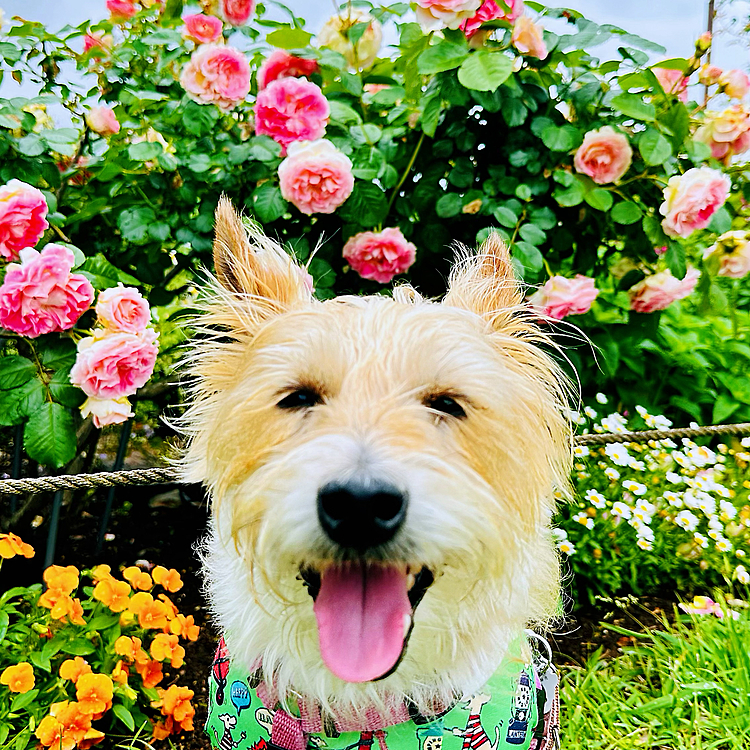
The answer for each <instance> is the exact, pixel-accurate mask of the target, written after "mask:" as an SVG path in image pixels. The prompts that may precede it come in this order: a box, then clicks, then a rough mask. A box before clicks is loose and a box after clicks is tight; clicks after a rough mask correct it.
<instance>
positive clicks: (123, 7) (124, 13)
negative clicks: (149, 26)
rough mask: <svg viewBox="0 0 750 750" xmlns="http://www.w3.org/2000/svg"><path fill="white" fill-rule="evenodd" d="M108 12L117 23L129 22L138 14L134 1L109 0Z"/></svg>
mask: <svg viewBox="0 0 750 750" xmlns="http://www.w3.org/2000/svg"><path fill="white" fill-rule="evenodd" d="M107 10H108V11H109V13H110V16H111V18H112V20H113V21H115V22H117V21H127V20H128V19H129V18H132V17H133V16H134V15H135V14H136V13H137V12H138V8H137V7H136V5H135V2H134V1H133V0H107Z"/></svg>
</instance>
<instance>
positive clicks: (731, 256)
mask: <svg viewBox="0 0 750 750" xmlns="http://www.w3.org/2000/svg"><path fill="white" fill-rule="evenodd" d="M711 256H715V257H718V259H719V271H718V273H719V276H728V277H729V278H730V279H741V278H742V277H743V276H746V275H747V274H748V273H750V240H748V236H747V232H743V231H741V230H734V231H731V232H725V233H724V234H722V235H721V236H720V237H718V238H717V239H716V243H715V244H713V245H711V247H708V248H706V250H705V251H704V252H703V258H704V259H707V258H710V257H711Z"/></svg>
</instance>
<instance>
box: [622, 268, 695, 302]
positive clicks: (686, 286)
mask: <svg viewBox="0 0 750 750" xmlns="http://www.w3.org/2000/svg"><path fill="white" fill-rule="evenodd" d="M699 278H700V273H699V272H698V271H697V270H696V269H695V268H688V272H687V274H686V275H685V278H684V279H676V278H675V277H674V276H672V272H671V271H661V272H660V273H655V274H652V275H651V276H646V278H645V279H643V280H642V281H639V282H638V283H637V284H635V285H634V286H632V287H630V289H629V291H628V293H629V294H630V309H631V310H632V311H633V312H637V313H652V312H655V311H656V310H664V309H665V308H667V307H669V306H670V305H671V304H672V303H673V302H674V301H675V300H678V299H684V298H685V297H687V296H688V295H689V294H691V293H692V291H693V289H695V286H696V284H697V283H698V279H699Z"/></svg>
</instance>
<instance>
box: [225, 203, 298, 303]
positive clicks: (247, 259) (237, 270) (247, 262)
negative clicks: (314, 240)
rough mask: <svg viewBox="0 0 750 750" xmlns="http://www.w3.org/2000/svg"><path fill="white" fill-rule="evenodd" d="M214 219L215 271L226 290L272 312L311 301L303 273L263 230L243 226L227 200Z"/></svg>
mask: <svg viewBox="0 0 750 750" xmlns="http://www.w3.org/2000/svg"><path fill="white" fill-rule="evenodd" d="M215 218H216V234H215V238H214V268H215V270H216V277H217V279H218V280H219V283H220V284H221V286H222V287H224V289H226V290H227V291H228V292H232V293H233V294H236V295H238V296H241V297H243V298H245V299H248V300H249V301H251V302H255V303H258V304H260V305H262V306H263V307H264V308H265V309H267V310H268V311H269V312H271V311H276V312H283V311H284V310H288V309H290V308H292V307H296V306H297V305H299V304H303V303H305V302H309V301H310V299H311V296H312V290H311V288H310V287H309V286H308V285H307V284H306V282H305V279H306V274H305V271H304V269H303V268H302V267H301V266H299V265H298V264H297V263H296V262H295V261H294V259H293V258H292V257H291V256H290V255H289V254H288V253H286V252H285V251H284V249H283V248H282V247H281V246H279V245H278V243H276V242H274V241H273V240H272V239H270V238H268V237H266V236H265V235H264V234H263V232H262V231H261V230H260V228H258V227H256V226H254V225H247V226H246V225H245V224H243V222H242V219H241V218H240V217H239V215H238V214H237V212H236V211H235V210H234V207H233V206H232V203H231V201H230V200H229V199H228V198H227V197H226V196H222V197H221V198H220V199H219V204H218V206H217V207H216V216H215Z"/></svg>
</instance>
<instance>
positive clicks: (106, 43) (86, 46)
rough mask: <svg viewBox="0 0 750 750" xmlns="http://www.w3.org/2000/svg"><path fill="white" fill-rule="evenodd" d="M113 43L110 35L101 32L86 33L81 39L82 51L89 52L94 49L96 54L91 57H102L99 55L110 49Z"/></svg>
mask: <svg viewBox="0 0 750 750" xmlns="http://www.w3.org/2000/svg"><path fill="white" fill-rule="evenodd" d="M113 41H114V40H113V39H112V35H111V34H105V33H104V32H103V31H95V32H93V33H91V32H87V33H86V34H84V37H83V51H84V52H89V51H90V50H92V49H95V50H97V52H95V53H94V54H93V57H102V56H103V55H102V54H101V53H103V52H109V50H111V49H112V44H113ZM100 51H101V52H100Z"/></svg>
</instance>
